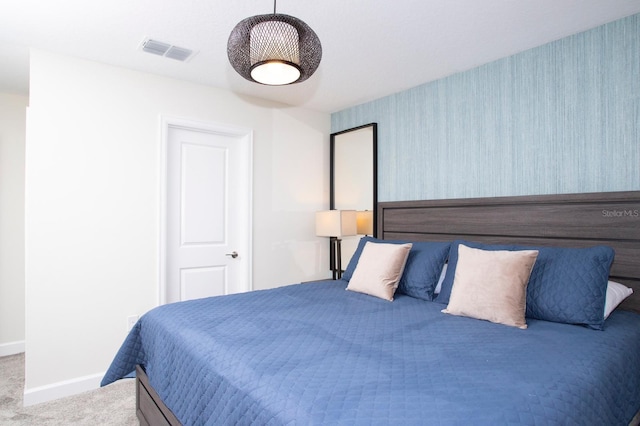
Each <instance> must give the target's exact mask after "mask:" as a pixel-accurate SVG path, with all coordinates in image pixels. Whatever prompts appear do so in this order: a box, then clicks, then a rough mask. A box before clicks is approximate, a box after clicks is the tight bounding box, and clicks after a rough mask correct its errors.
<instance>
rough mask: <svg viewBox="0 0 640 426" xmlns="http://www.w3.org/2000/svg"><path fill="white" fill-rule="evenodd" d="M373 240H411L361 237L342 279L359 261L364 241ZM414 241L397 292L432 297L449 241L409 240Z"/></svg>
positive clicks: (391, 242)
mask: <svg viewBox="0 0 640 426" xmlns="http://www.w3.org/2000/svg"><path fill="white" fill-rule="evenodd" d="M368 241H371V242H373V243H390V244H403V243H407V242H410V241H389V240H379V239H377V238H372V237H363V238H362V239H361V240H360V242H359V243H358V248H357V249H356V251H355V252H354V254H353V257H352V258H351V260H350V261H349V265H348V266H347V269H345V271H344V274H342V279H343V280H346V281H349V280H350V279H351V277H352V276H353V271H355V269H356V266H357V265H358V260H359V259H360V255H361V254H362V250H363V248H364V245H365V244H366V243H367V242H368ZM411 243H412V244H413V246H412V248H411V251H410V252H409V257H408V258H407V263H406V265H405V267H404V272H403V274H402V278H401V279H400V283H399V284H398V289H397V290H396V293H400V294H406V295H407V296H411V297H415V298H417V299H422V300H433V291H434V290H435V288H436V285H437V284H438V278H440V273H441V272H442V268H443V266H444V264H445V262H446V260H447V256H448V255H449V246H451V243H448V242H446V243H443V242H411Z"/></svg>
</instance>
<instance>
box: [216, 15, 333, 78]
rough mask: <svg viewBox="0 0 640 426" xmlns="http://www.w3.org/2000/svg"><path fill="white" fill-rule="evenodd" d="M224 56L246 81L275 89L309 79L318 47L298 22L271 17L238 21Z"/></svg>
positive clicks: (315, 66)
mask: <svg viewBox="0 0 640 426" xmlns="http://www.w3.org/2000/svg"><path fill="white" fill-rule="evenodd" d="M227 55H228V56H229V62H231V66H232V67H233V68H234V69H235V70H236V71H237V72H238V74H240V75H241V76H243V77H244V78H246V79H247V80H249V81H253V82H256V83H261V84H268V85H274V86H278V85H284V84H291V83H300V82H303V81H305V80H306V79H308V78H309V77H311V75H312V74H313V73H314V72H315V71H316V70H317V69H318V66H319V65H320V60H321V59H322V46H321V44H320V39H318V36H317V35H316V33H315V32H314V31H313V30H312V29H311V28H310V27H309V26H308V25H307V24H305V23H304V22H303V21H301V20H300V19H298V18H295V17H293V16H289V15H283V14H280V13H271V14H268V15H257V16H252V17H250V18H247V19H244V20H242V21H240V22H239V23H238V25H236V26H235V28H234V29H233V30H232V31H231V35H229V42H228V43H227Z"/></svg>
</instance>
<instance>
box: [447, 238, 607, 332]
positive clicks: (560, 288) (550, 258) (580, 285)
mask: <svg viewBox="0 0 640 426" xmlns="http://www.w3.org/2000/svg"><path fill="white" fill-rule="evenodd" d="M459 244H464V245H466V246H469V247H473V248H479V249H483V250H532V249H533V250H538V251H539V253H538V259H537V260H536V263H535V266H534V267H533V271H531V277H530V278H529V284H528V286H527V313H526V317H527V318H534V319H540V320H545V321H553V322H560V323H566V324H581V325H586V326H588V327H590V328H593V329H597V330H601V329H602V327H603V325H604V304H605V298H606V294H607V281H608V278H609V270H610V268H611V263H613V258H614V255H615V252H614V251H613V249H612V248H611V247H606V246H595V247H589V248H560V247H530V246H516V245H489V244H481V243H475V242H469V241H456V242H454V243H453V244H452V245H451V250H450V252H449V266H448V268H447V273H446V275H445V279H444V281H443V283H442V291H441V292H440V294H439V295H438V297H437V298H436V300H435V301H436V302H440V303H444V304H448V303H449V297H450V295H451V287H452V286H453V278H454V276H455V265H456V263H457V261H458V245H459Z"/></svg>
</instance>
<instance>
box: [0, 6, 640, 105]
mask: <svg viewBox="0 0 640 426" xmlns="http://www.w3.org/2000/svg"><path fill="white" fill-rule="evenodd" d="M272 11H273V3H272V2H271V1H270V0H259V1H258V0H233V1H229V0H108V1H107V0H90V1H88V0H0V58H2V60H1V63H0V64H1V65H0V92H18V93H28V68H29V53H28V48H29V47H34V48H37V49H43V50H48V51H52V52H58V53H61V54H65V55H70V56H76V57H80V58H86V59H91V60H96V61H100V62H104V63H107V64H113V65H117V66H122V67H127V68H132V69H135V70H140V71H145V72H150V73H155V74H160V75H164V76H168V77H173V78H178V79H182V80H188V81H193V82H196V83H201V84H206V85H211V86H216V87H221V88H225V89H228V90H232V91H234V92H236V93H238V94H240V95H253V96H256V97H260V98H266V99H271V100H277V101H280V102H284V103H286V104H291V105H298V106H303V107H307V108H311V109H315V110H319V111H325V112H335V111H339V110H341V109H344V108H346V107H350V106H353V105H357V104H360V103H363V102H367V101H370V100H373V99H377V98H380V97H383V96H386V95H389V94H392V93H396V92H398V91H401V90H404V89H408V88H410V87H414V86H417V85H420V84H422V83H426V82H429V81H433V80H437V79H439V78H442V77H444V76H447V75H450V74H453V73H456V72H460V71H464V70H468V69H471V68H474V67H476V66H478V65H481V64H485V63H488V62H491V61H493V60H496V59H499V58H503V57H506V56H509V55H512V54H514V53H517V52H521V51H524V50H527V49H530V48H532V47H536V46H540V45H542V44H545V43H548V42H550V41H553V40H557V39H560V38H562V37H566V36H568V35H571V34H575V33H578V32H582V31H585V30H588V29H590V28H594V27H596V26H599V25H602V24H604V23H607V22H611V21H614V20H617V19H620V18H623V17H625V16H629V15H632V14H635V13H640V0H378V1H372V0H351V1H344V0H321V1H320V0H297V1H296V0H280V1H279V2H278V5H277V11H278V12H279V13H285V14H288V15H293V16H295V17H297V18H300V19H302V20H303V21H305V22H306V23H307V24H309V26H310V27H311V28H313V30H314V31H315V32H316V33H317V34H318V37H319V38H320V41H321V42H322V48H323V58H322V63H321V64H320V68H319V69H318V71H317V72H316V73H315V74H314V75H313V76H312V77H311V78H310V79H309V80H307V81H305V82H303V83H300V84H294V85H291V86H286V87H267V86H261V85H258V84H255V83H250V82H248V81H246V80H244V79H243V78H242V77H240V76H239V75H237V74H236V73H235V71H234V70H233V68H231V65H229V62H228V60H227V52H226V46H227V38H228V36H229V33H230V32H231V29H232V28H233V27H234V26H235V24H236V23H237V22H239V21H240V20H242V19H244V18H246V17H249V16H252V15H257V14H265V13H270V12H272ZM145 37H151V38H153V39H156V40H159V41H164V42H167V43H170V44H175V45H177V46H180V47H186V48H190V49H193V50H196V51H197V52H198V53H197V55H196V56H195V57H193V58H192V59H191V60H189V61H188V62H185V63H182V62H178V61H175V60H172V59H166V58H162V57H158V56H154V55H151V54H148V53H143V52H141V51H140V50H139V49H138V48H139V45H140V43H141V42H142V40H143V39H144V38H145Z"/></svg>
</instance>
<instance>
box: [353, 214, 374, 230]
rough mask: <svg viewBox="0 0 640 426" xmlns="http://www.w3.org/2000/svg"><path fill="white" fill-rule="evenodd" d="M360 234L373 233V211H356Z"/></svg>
mask: <svg viewBox="0 0 640 426" xmlns="http://www.w3.org/2000/svg"><path fill="white" fill-rule="evenodd" d="M356 221H357V227H358V235H373V211H371V210H364V211H359V212H356Z"/></svg>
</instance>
